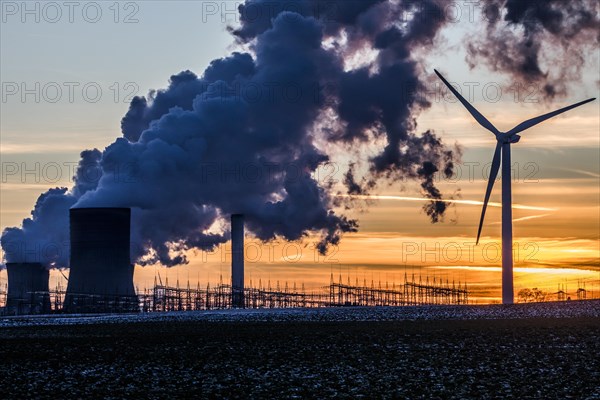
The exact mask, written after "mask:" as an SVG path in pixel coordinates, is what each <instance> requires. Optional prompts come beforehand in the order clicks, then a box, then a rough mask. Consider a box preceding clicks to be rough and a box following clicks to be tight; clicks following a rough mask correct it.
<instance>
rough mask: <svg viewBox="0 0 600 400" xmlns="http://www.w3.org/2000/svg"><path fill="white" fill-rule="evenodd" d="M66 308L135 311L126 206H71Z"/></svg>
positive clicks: (70, 310)
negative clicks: (69, 261)
mask: <svg viewBox="0 0 600 400" xmlns="http://www.w3.org/2000/svg"><path fill="white" fill-rule="evenodd" d="M70 216H71V218H70V219H71V269H70V273H69V284H68V286H67V294H66V297H65V304H64V309H65V311H67V312H105V311H112V312H119V311H135V310H136V309H137V298H136V296H135V290H134V287H133V265H132V264H131V261H130V255H129V247H130V238H129V236H130V234H129V232H130V219H131V211H130V210H129V209H128V208H73V209H71V211H70Z"/></svg>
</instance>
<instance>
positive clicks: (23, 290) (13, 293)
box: [5, 263, 50, 315]
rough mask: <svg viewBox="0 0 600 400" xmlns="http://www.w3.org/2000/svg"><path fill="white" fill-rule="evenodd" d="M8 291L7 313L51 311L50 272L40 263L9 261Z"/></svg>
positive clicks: (7, 266)
mask: <svg viewBox="0 0 600 400" xmlns="http://www.w3.org/2000/svg"><path fill="white" fill-rule="evenodd" d="M6 269H7V273H8V293H7V294H6V308H5V314H7V315H13V314H45V313H49V312H50V294H49V291H48V289H49V287H48V280H49V278H50V274H49V272H48V270H47V269H46V268H44V267H43V266H42V264H40V263H20V264H19V263H8V264H6Z"/></svg>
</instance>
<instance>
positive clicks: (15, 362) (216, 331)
mask: <svg viewBox="0 0 600 400" xmlns="http://www.w3.org/2000/svg"><path fill="white" fill-rule="evenodd" d="M599 354H600V318H596V317H591V318H590V317H586V318H559V319H557V318H529V319H504V320H468V321H461V320H417V321H362V322H361V321H322V322H319V321H284V322H281V321H279V322H273V321H258V322H253V321H244V322H239V321H203V320H196V321H160V320H159V321H138V322H132V323H119V324H109V323H90V324H83V325H71V326H62V325H54V326H52V325H50V326H11V327H4V328H2V329H0V376H1V379H0V393H3V395H2V397H3V398H6V399H26V398H35V399H44V398H83V399H88V398H105V399H118V398H140V399H141V398H150V399H154V398H156V399H162V398H164V399H167V398H168V399H174V398H240V399H259V398H264V399H273V398H315V399H322V398H348V399H357V398H398V399H404V398H410V399H467V398H478V399H507V398H520V399H523V398H526V399H529V398H531V399H558V398H561V399H565V398H567V399H600V357H599Z"/></svg>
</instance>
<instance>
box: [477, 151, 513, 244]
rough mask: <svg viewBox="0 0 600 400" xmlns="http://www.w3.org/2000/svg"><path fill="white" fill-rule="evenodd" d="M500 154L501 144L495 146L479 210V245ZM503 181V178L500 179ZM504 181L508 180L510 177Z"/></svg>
mask: <svg viewBox="0 0 600 400" xmlns="http://www.w3.org/2000/svg"><path fill="white" fill-rule="evenodd" d="M501 154H502V143H500V142H498V143H497V144H496V151H495V152H494V158H493V159H492V168H491V169H490V178H489V180H488V184H487V189H486V191H485V199H484V200H483V208H482V209H481V219H480V220H479V229H478V230H477V242H476V244H479V237H480V236H481V228H483V219H484V218H485V210H486V209H487V205H488V202H489V201H490V196H491V194H492V188H493V187H494V183H495V182H496V178H497V177H498V171H499V170H500V155H501ZM502 179H504V177H503V178H502ZM506 179H510V176H509V177H507V178H506Z"/></svg>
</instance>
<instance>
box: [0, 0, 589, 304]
mask: <svg viewBox="0 0 600 400" xmlns="http://www.w3.org/2000/svg"><path fill="white" fill-rule="evenodd" d="M151 3H157V4H151ZM181 3H185V2H181ZM163 7H164V5H161V2H144V3H143V7H142V11H143V12H144V13H145V14H144V16H145V18H140V23H139V24H136V26H135V27H132V26H125V25H114V24H113V25H111V24H108V23H107V24H103V23H102V24H99V25H97V26H89V24H87V25H85V26H82V27H81V29H82V30H81V34H80V35H70V34H69V33H68V31H67V29H68V27H66V26H65V25H64V24H62V25H57V26H51V25H49V24H38V25H34V26H27V27H25V26H22V25H19V24H10V23H9V24H2V28H1V29H2V43H1V46H0V47H1V49H2V50H1V52H2V53H1V56H0V59H1V64H2V65H1V67H2V81H3V82H6V81H11V82H12V81H14V82H29V83H32V82H65V81H69V80H78V81H81V82H90V81H93V82H99V84H100V85H101V87H102V88H104V94H105V95H104V96H103V97H102V98H101V100H100V101H98V102H95V103H90V102H86V101H80V100H78V99H77V98H76V99H75V101H74V102H69V101H59V102H56V103H51V102H45V101H40V102H35V101H21V99H20V98H9V99H3V101H2V104H1V106H2V107H1V115H0V120H1V125H0V133H1V137H0V155H1V157H2V167H3V170H2V182H1V187H0V229H4V228H6V227H11V226H18V225H19V224H20V223H21V221H22V219H23V218H26V217H28V216H29V213H30V210H31V208H32V206H33V205H34V204H35V200H36V199H37V197H38V196H39V195H40V194H41V193H42V192H44V191H45V190H47V189H49V188H52V187H56V186H67V187H68V186H71V184H72V182H71V172H72V165H74V164H73V163H76V162H77V160H78V157H79V152H80V151H81V150H83V149H88V148H93V147H97V148H99V149H103V148H104V147H105V146H107V145H108V144H110V143H111V142H112V141H113V140H114V138H116V137H118V136H119V135H120V126H119V123H120V119H121V117H122V116H123V115H124V114H125V112H126V111H127V107H128V104H127V102H125V101H122V99H120V98H119V99H118V100H120V101H114V99H113V94H114V93H113V92H112V91H111V90H110V89H109V88H110V87H111V85H112V83H113V82H118V83H119V84H120V85H121V86H123V84H124V83H127V82H133V83H134V84H135V88H136V92H135V93H134V94H138V95H143V94H145V93H147V91H148V90H150V89H158V88H161V87H165V86H166V85H167V79H168V77H169V76H170V75H171V74H173V73H177V72H179V71H181V70H185V69H191V70H193V71H194V72H196V73H198V74H200V73H201V72H202V70H203V69H204V67H205V66H206V65H207V64H208V62H210V60H212V59H214V58H217V57H222V56H224V55H226V54H228V53H229V52H230V51H231V50H232V49H235V47H234V44H232V40H231V36H230V35H229V34H228V32H227V31H226V26H225V25H224V24H223V23H222V22H221V21H220V20H214V21H208V22H207V23H205V24H197V21H195V19H194V18H193V16H191V15H187V14H190V13H189V11H188V12H187V13H186V12H180V13H179V15H182V18H181V19H180V20H178V21H177V23H176V24H175V23H173V24H172V26H171V27H170V28H171V29H164V30H163V32H162V33H163V34H164V35H165V37H161V38H160V39H158V38H156V37H155V36H153V34H152V33H151V32H152V31H153V29H154V27H155V26H156V24H157V23H158V22H159V21H162V19H161V17H162V15H163V12H164V10H163ZM176 7H182V5H176ZM161 23H162V22H161ZM199 25H200V26H199ZM470 29H475V28H473V27H470V26H460V27H457V26H450V27H448V28H446V29H445V31H444V35H443V36H444V40H446V42H447V43H446V44H447V46H446V48H447V49H448V51H445V52H443V53H436V54H432V55H431V56H428V57H427V58H426V59H423V60H422V67H423V69H424V70H425V71H427V72H428V74H430V75H431V80H430V82H431V85H432V86H431V87H437V86H436V85H439V82H437V81H436V78H435V76H434V75H433V68H437V69H439V70H440V71H441V72H442V73H444V74H445V76H446V77H447V78H448V79H449V80H450V81H452V82H455V83H457V84H458V85H459V86H464V85H465V83H468V82H478V83H480V86H479V87H478V88H476V89H475V92H474V98H472V100H473V101H472V102H473V104H474V105H475V106H476V107H477V108H478V109H479V110H480V111H481V112H482V113H483V114H484V115H485V116H486V117H487V118H488V119H489V120H490V121H492V123H494V124H495V125H496V127H498V128H499V129H500V130H508V129H510V128H512V127H514V126H515V125H517V124H518V123H519V122H521V121H523V120H525V119H528V118H531V117H534V116H537V115H540V114H543V113H545V112H549V111H552V110H555V109H559V108H561V107H565V106H567V105H569V104H571V103H575V102H577V101H581V100H584V99H586V98H590V97H599V93H600V84H599V82H600V75H599V73H598V71H599V70H600V69H599V67H600V52H599V50H598V48H596V49H595V51H593V52H591V53H590V54H589V57H588V59H587V61H586V64H585V66H584V67H582V71H581V80H580V82H579V83H575V84H573V85H572V86H571V87H570V88H569V93H568V95H567V96H565V97H557V98H555V99H554V100H552V101H551V102H549V101H545V100H543V99H542V98H541V97H536V96H535V94H534V96H533V100H534V101H532V102H525V101H523V98H522V97H519V96H517V97H518V98H515V95H514V93H513V92H510V91H508V90H506V89H505V90H504V91H503V93H501V95H500V96H499V97H498V98H497V99H494V100H493V101H492V100H490V99H489V96H487V97H488V98H487V99H486V95H485V93H483V92H482V87H483V86H485V84H486V83H490V82H492V83H498V85H499V87H502V88H507V87H509V86H510V82H508V79H509V78H508V77H506V76H496V75H495V73H494V72H491V71H490V70H488V69H487V68H486V67H485V66H479V67H476V68H475V69H473V70H469V67H468V66H467V65H466V63H465V62H464V58H465V54H464V50H461V48H460V46H459V43H460V38H461V37H462V36H461V35H462V33H464V31H469V30H470ZM190 32H195V33H196V35H190V34H189V33H190ZM97 35H106V37H108V38H110V39H111V40H110V43H111V45H110V46H108V45H106V46H105V45H99V47H96V46H89V45H88V44H89V43H90V41H92V40H93V38H94V37H97ZM144 35H149V36H150V39H156V40H157V41H158V42H159V45H165V52H166V54H164V55H163V56H161V57H157V59H153V60H152V62H149V61H150V59H149V57H148V56H147V54H150V53H151V51H150V48H149V47H146V46H150V45H149V44H148V43H146V41H145V40H139V39H140V38H142V37H144ZM9 37H10V38H18V40H9V39H8V38H9ZM175 38H177V40H181V41H184V43H182V45H181V48H170V47H168V46H166V44H168V43H169V42H170V41H171V40H174V39H175ZM148 41H151V40H148ZM189 48H196V49H198V51H197V52H193V53H191V54H190V52H189V51H186V49H189ZM130 52H133V54H130ZM365 57H368V55H365ZM115 60H118V62H117V61H115ZM357 62H360V60H359V61H357ZM545 65H546V67H548V68H551V62H547V63H546V64H545ZM394 89H395V88H390V90H394ZM429 100H430V101H431V102H432V107H431V108H429V109H428V110H426V111H424V112H423V113H421V114H420V116H419V118H418V121H417V122H418V125H419V127H418V129H419V130H420V131H425V130H427V129H433V130H435V131H436V132H437V133H438V134H439V135H440V136H441V137H442V138H443V140H444V141H445V142H446V143H448V144H451V145H452V144H456V145H457V146H459V147H460V148H461V150H462V154H463V155H462V163H461V164H459V165H458V166H457V175H456V176H455V177H453V178H451V179H446V178H443V177H439V179H438V181H437V184H438V186H439V188H440V189H441V190H442V192H443V193H444V195H445V196H446V197H451V198H452V199H454V200H455V202H453V203H452V204H451V207H450V208H449V210H448V212H447V214H446V217H445V220H444V221H443V222H441V223H439V224H431V223H430V222H429V220H428V218H427V216H426V215H425V214H424V212H423V211H422V210H421V207H422V205H423V202H422V198H421V193H420V191H419V187H418V185H417V184H416V183H415V182H411V181H405V182H393V183H392V184H391V185H389V186H382V187H379V188H378V189H377V190H376V191H375V193H374V196H372V197H371V198H369V199H356V200H355V203H356V207H355V208H354V209H352V210H349V211H343V210H342V211H343V212H344V213H345V214H346V215H348V216H350V217H353V218H357V219H358V220H359V223H360V230H359V232H358V233H353V234H347V235H345V236H344V237H343V239H342V241H341V243H340V245H339V247H338V248H335V249H333V251H332V252H331V254H329V255H328V256H326V257H324V256H319V255H318V254H317V253H316V251H315V250H314V248H313V243H314V240H313V239H312V238H311V237H307V238H305V239H304V240H303V241H301V242H294V243H286V242H278V243H268V244H262V243H258V242H256V241H255V240H254V239H253V238H252V237H250V236H248V238H247V249H246V281H247V284H249V283H250V280H252V283H253V285H255V286H256V285H257V284H258V281H259V280H260V281H261V282H262V284H263V286H264V285H266V284H267V282H269V281H270V282H271V285H272V286H275V285H276V284H277V281H279V283H280V285H281V286H283V285H284V284H285V282H288V285H289V286H292V284H293V283H294V282H295V283H296V285H297V286H300V285H301V284H305V287H307V288H319V287H322V286H323V285H326V284H328V283H329V279H330V276H331V274H333V275H334V277H335V279H336V280H337V279H338V277H339V276H340V275H341V276H342V278H343V280H344V281H346V280H347V279H350V281H351V282H352V283H354V282H355V281H356V280H358V281H359V283H361V284H362V283H363V282H364V281H367V283H368V284H369V285H370V284H371V281H373V282H375V284H377V283H378V282H379V281H381V282H389V283H390V284H391V283H393V282H394V283H400V282H402V281H403V279H404V276H405V274H406V275H407V276H409V277H410V276H412V275H413V274H415V275H416V276H417V277H418V276H421V277H422V279H425V278H426V277H429V279H433V278H434V277H435V278H436V279H438V280H439V279H443V280H444V281H446V280H448V281H449V282H450V283H452V281H455V282H456V283H458V282H459V281H460V282H467V283H468V285H469V289H470V291H471V293H472V297H471V299H472V300H474V301H479V302H490V301H497V300H498V299H499V298H500V284H501V281H500V264H501V259H500V255H499V250H500V229H501V226H500V218H501V217H500V208H499V207H498V204H497V203H499V201H500V193H501V191H500V184H499V183H500V182H499V181H498V182H497V183H496V186H495V187H494V191H493V193H492V198H491V201H492V202H494V203H496V204H492V206H491V207H489V208H488V212H487V215H486V221H485V225H484V228H483V233H482V241H481V243H480V244H479V246H477V247H475V246H474V242H475V237H476V233H477V224H478V222H479V215H480V212H481V201H482V199H483V196H484V193H485V185H486V180H487V176H488V175H487V174H488V171H489V166H490V163H491V158H492V153H493V149H494V145H495V139H494V137H493V135H491V134H490V133H489V132H487V131H485V130H484V129H483V128H481V127H480V126H479V125H478V124H477V123H476V122H475V121H473V120H472V118H471V116H470V115H469V114H468V113H467V111H466V110H465V109H464V108H463V107H462V106H461V105H460V104H459V103H458V102H456V101H455V100H454V99H453V98H452V97H451V96H447V97H444V96H441V97H439V98H438V97H434V98H430V99H429ZM320 146H322V147H328V146H331V145H330V144H328V143H321V144H320ZM381 146H382V143H371V144H369V145H365V148H364V151H363V152H361V153H360V154H347V153H346V152H344V151H343V149H339V151H335V150H336V149H329V150H332V151H329V153H331V154H337V156H335V157H334V158H333V159H332V163H331V164H328V165H326V166H323V167H322V168H321V169H319V171H318V173H319V176H318V179H320V180H323V181H325V180H327V181H329V180H333V181H334V183H335V182H338V181H341V180H342V179H343V173H344V172H345V168H346V167H347V165H348V163H349V162H350V161H352V162H356V163H358V165H359V166H360V165H361V163H362V165H363V166H364V163H365V162H366V161H367V160H368V158H369V157H370V155H372V154H374V153H375V152H376V150H377V149H380V148H381ZM512 154H513V176H512V182H513V203H514V240H515V249H514V251H515V295H516V293H517V292H518V290H520V289H523V288H533V287H538V288H541V289H543V290H545V291H547V292H549V293H553V292H556V291H557V290H558V288H559V287H564V288H565V289H566V290H567V291H568V293H569V295H570V296H571V297H573V298H574V296H575V292H576V290H577V288H578V287H584V286H585V288H586V289H587V290H588V296H594V297H600V102H599V101H598V100H597V101H595V102H593V103H590V104H587V105H585V106H582V107H580V108H577V109H575V110H572V111H570V112H568V113H566V114H564V115H562V116H559V117H557V118H554V119H552V120H549V121H547V122H545V123H543V124H541V125H538V126H536V127H535V128H532V129H530V130H528V131H526V132H524V133H522V139H521V142H520V143H518V144H516V145H514V146H513V153H512ZM8 165H11V166H12V165H17V166H18V170H17V172H15V171H13V170H12V169H11V170H7V169H6V168H5V167H6V166H8ZM54 165H58V166H59V167H58V174H57V173H56V171H55V170H54V169H52V168H54V167H52V168H51V167H49V166H54ZM69 166H70V167H69ZM70 168H71V169H70ZM28 171H34V172H33V173H31V172H28ZM229 246H230V245H229V244H226V245H225V246H221V248H219V249H217V250H216V252H214V253H210V254H209V253H202V252H195V253H194V252H191V253H190V263H189V265H185V266H180V267H174V268H170V269H166V268H164V267H162V266H160V265H156V266H148V267H144V268H142V267H136V272H135V276H134V279H135V283H136V285H137V286H138V289H140V290H141V289H143V288H145V287H150V286H152V284H153V282H154V277H155V276H157V274H158V273H160V275H161V279H163V280H164V279H166V278H167V277H168V279H169V283H173V284H174V283H175V282H176V280H177V279H178V280H179V283H180V285H182V286H183V285H186V284H187V281H188V280H189V281H190V283H191V285H192V286H195V285H196V284H197V282H200V284H201V285H205V284H206V282H207V281H209V282H211V283H217V282H218V281H219V279H220V276H222V279H223V280H224V281H228V280H229V274H230V264H229V263H230V256H229V254H228V251H229ZM65 274H67V276H68V271H65ZM5 282H6V271H0V283H1V284H2V285H4V284H5ZM57 282H62V284H63V285H64V286H66V281H65V279H64V278H63V277H62V275H61V274H60V273H59V272H57V271H52V272H51V287H52V286H53V285H55V284H56V283H57Z"/></svg>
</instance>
